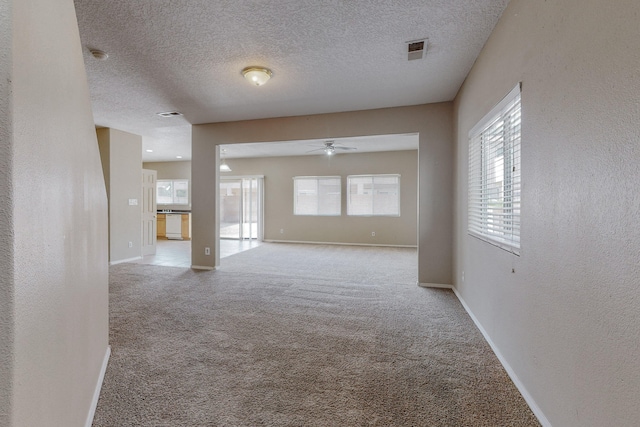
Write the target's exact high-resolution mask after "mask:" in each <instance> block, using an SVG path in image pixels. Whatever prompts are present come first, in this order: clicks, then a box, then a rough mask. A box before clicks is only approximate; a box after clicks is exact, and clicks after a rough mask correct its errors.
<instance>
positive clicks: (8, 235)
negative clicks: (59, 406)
mask: <svg viewBox="0 0 640 427" xmlns="http://www.w3.org/2000/svg"><path fill="white" fill-rule="evenodd" d="M10 12H11V2H6V1H3V2H0V271H1V272H2V274H0V425H2V426H8V425H10V417H11V395H12V392H13V368H14V366H13V336H14V329H15V324H14V318H13V308H14V289H13V288H14V284H15V282H14V275H13V259H14V251H13V210H12V209H11V206H13V188H12V185H11V181H12V177H13V158H12V157H13V146H14V141H13V124H12V120H11V119H12V108H11V104H12V102H11V84H10V81H11V55H12V52H11V48H12V45H11V43H12V38H13V37H12V24H13V23H12V19H11V13H10Z"/></svg>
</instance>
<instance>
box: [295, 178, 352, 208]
mask: <svg viewBox="0 0 640 427" xmlns="http://www.w3.org/2000/svg"><path fill="white" fill-rule="evenodd" d="M341 186H342V182H341V179H340V177H339V176H296V177H294V178H293V193H294V194H293V200H294V202H293V214H294V215H315V216H339V215H340V214H341V209H342V202H341V199H342V192H341Z"/></svg>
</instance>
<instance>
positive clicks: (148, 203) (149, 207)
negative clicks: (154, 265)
mask: <svg viewBox="0 0 640 427" xmlns="http://www.w3.org/2000/svg"><path fill="white" fill-rule="evenodd" d="M157 178H158V172H156V171H154V170H150V169H142V256H145V255H155V253H156V239H157V226H158V225H157V223H156V211H157V204H156V203H157V202H156V181H157Z"/></svg>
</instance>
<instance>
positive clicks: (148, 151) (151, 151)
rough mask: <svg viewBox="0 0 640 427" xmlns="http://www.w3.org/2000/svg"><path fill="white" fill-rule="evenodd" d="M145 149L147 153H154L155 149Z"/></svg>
mask: <svg viewBox="0 0 640 427" xmlns="http://www.w3.org/2000/svg"><path fill="white" fill-rule="evenodd" d="M144 151H146V152H147V153H153V150H144Z"/></svg>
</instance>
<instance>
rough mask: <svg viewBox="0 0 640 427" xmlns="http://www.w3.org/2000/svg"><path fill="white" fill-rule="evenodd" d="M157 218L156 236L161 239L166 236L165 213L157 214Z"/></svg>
mask: <svg viewBox="0 0 640 427" xmlns="http://www.w3.org/2000/svg"><path fill="white" fill-rule="evenodd" d="M156 220H157V230H158V233H157V236H158V237H159V238H161V239H166V238H167V216H166V215H165V214H160V213H159V214H158V215H157V217H156Z"/></svg>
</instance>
